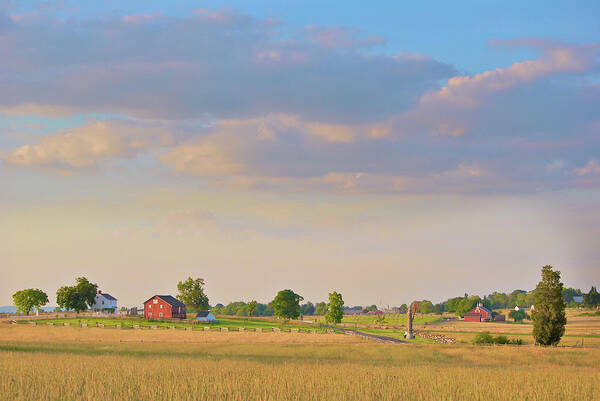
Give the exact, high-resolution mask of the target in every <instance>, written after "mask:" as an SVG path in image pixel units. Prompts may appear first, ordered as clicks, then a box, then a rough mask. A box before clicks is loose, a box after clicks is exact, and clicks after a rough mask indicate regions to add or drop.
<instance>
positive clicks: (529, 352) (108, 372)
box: [0, 324, 600, 401]
mask: <svg viewBox="0 0 600 401" xmlns="http://www.w3.org/2000/svg"><path fill="white" fill-rule="evenodd" d="M198 338H202V340H197V341H193V340H190V339H198ZM599 361H600V349H593V348H592V349H586V348H548V349H544V348H538V347H526V346H524V347H510V346H471V345H469V346H440V345H415V344H411V345H392V344H379V343H371V342H365V341H364V340H360V339H358V338H356V337H351V336H345V335H339V334H330V335H327V334H317V335H310V334H298V333H261V334H259V333H201V332H183V331H182V332H178V331H171V330H164V331H160V330H156V331H152V330H147V331H146V330H144V331H138V330H136V331H133V330H115V329H97V328H90V329H83V328H70V327H29V326H22V325H13V326H10V325H5V324H2V325H0V394H2V397H3V398H2V399H3V400H6V401H16V400H109V401H111V400H315V401H316V400H319V401H323V400H361V401H362V400H382V401H386V400H440V401H443V400H525V399H527V400H592V399H597V396H598V394H599V392H600V376H599V372H600V362H599ZM482 378H483V379H484V380H483V381H484V382H485V385H481V384H482Z"/></svg>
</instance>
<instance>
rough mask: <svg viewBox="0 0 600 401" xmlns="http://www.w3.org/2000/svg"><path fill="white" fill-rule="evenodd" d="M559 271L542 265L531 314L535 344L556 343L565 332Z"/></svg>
mask: <svg viewBox="0 0 600 401" xmlns="http://www.w3.org/2000/svg"><path fill="white" fill-rule="evenodd" d="M562 292H563V284H562V283H561V281H560V272H559V271H553V270H552V266H550V265H546V266H544V267H542V280H541V281H540V282H539V283H538V285H537V287H536V288H535V304H534V310H533V312H532V314H531V318H532V319H533V337H534V338H535V341H536V343H537V344H540V345H556V344H558V343H559V342H560V338H561V337H562V336H563V334H564V333H565V324H567V318H566V316H565V303H564V301H563V297H562Z"/></svg>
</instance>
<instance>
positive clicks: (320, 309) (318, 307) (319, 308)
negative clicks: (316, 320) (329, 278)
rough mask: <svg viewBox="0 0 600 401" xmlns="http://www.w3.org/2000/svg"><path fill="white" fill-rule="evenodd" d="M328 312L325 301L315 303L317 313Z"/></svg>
mask: <svg viewBox="0 0 600 401" xmlns="http://www.w3.org/2000/svg"><path fill="white" fill-rule="evenodd" d="M325 313H327V304H326V303H325V302H319V303H318V304H317V305H315V314H316V315H319V316H325Z"/></svg>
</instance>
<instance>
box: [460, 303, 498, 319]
mask: <svg viewBox="0 0 600 401" xmlns="http://www.w3.org/2000/svg"><path fill="white" fill-rule="evenodd" d="M490 320H492V311H490V310H489V309H488V308H484V306H483V305H482V304H478V305H477V306H476V307H475V308H473V309H471V310H470V311H469V312H467V313H465V322H489V321H490Z"/></svg>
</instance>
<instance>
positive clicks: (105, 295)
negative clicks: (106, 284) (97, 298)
mask: <svg viewBox="0 0 600 401" xmlns="http://www.w3.org/2000/svg"><path fill="white" fill-rule="evenodd" d="M98 295H102V296H103V297H104V298H106V299H108V300H109V301H116V300H117V298H115V297H113V296H112V295H110V294H107V293H105V292H100V293H99V294H98Z"/></svg>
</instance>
